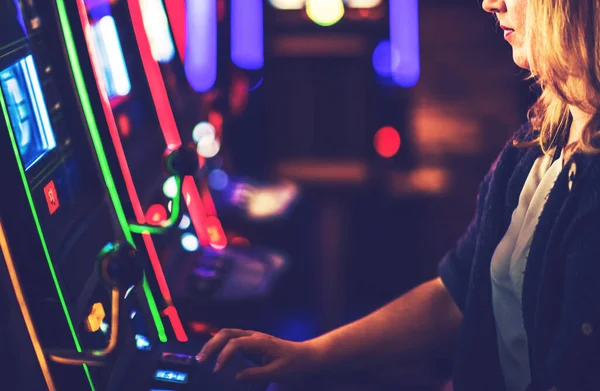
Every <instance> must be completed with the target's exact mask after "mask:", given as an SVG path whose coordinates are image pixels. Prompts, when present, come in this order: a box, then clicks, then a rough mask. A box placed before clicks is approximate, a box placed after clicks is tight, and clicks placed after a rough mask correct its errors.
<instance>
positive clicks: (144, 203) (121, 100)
mask: <svg viewBox="0 0 600 391" xmlns="http://www.w3.org/2000/svg"><path fill="white" fill-rule="evenodd" d="M140 5H141V3H140V2H138V1H137V0H136V1H127V2H125V1H122V2H119V3H117V4H116V5H115V6H111V4H110V3H109V2H108V1H107V0H85V1H84V0H77V1H75V2H73V3H69V4H67V5H66V14H65V16H64V18H63V20H62V21H61V22H62V23H65V24H68V25H69V31H70V33H72V34H73V36H74V41H75V46H76V50H74V52H77V54H78V56H79V57H80V62H81V63H85V65H84V66H82V68H83V73H84V78H85V84H86V85H88V86H91V87H90V89H92V88H96V89H99V90H100V91H101V92H102V105H97V109H98V111H97V112H96V115H97V116H104V117H105V118H106V121H107V125H108V126H107V127H105V128H103V129H100V137H101V139H102V143H103V145H104V146H105V147H106V148H107V149H111V150H113V151H114V152H113V153H112V154H111V155H112V157H109V159H108V161H109V166H110V167H111V170H112V171H113V172H120V177H122V180H121V181H117V182H119V183H117V187H118V188H119V190H118V191H119V193H120V194H121V195H123V196H124V197H123V198H124V199H128V200H124V203H126V204H128V205H127V206H126V207H125V209H126V214H127V216H128V218H129V221H135V222H137V224H142V225H143V224H145V223H146V224H149V225H155V226H160V227H162V226H164V225H165V224H164V223H165V221H166V220H169V218H168V216H169V214H170V215H173V213H174V210H173V208H172V205H173V200H174V197H175V195H176V194H181V198H182V199H184V200H185V205H182V209H181V211H180V216H179V218H178V219H177V220H178V221H177V222H178V224H170V227H169V229H165V230H161V229H160V228H157V229H156V230H148V229H145V228H144V229H137V228H135V227H133V229H134V230H136V232H137V233H138V234H140V235H141V236H142V237H143V240H144V244H145V245H146V246H151V247H152V249H151V250H149V251H150V252H151V253H152V254H153V255H154V258H155V261H153V266H154V269H155V271H156V273H157V275H158V276H159V278H160V279H162V277H161V275H162V274H164V276H165V277H164V284H163V283H160V284H159V285H160V289H161V292H162V297H163V299H164V300H165V302H167V303H169V304H170V303H171V302H172V300H174V299H173V297H178V298H181V299H186V300H187V299H190V298H191V300H197V301H201V302H203V303H204V302H208V303H211V302H213V301H215V300H217V301H219V302H223V301H225V302H240V301H247V300H260V299H261V298H262V297H264V296H266V295H268V293H269V292H270V289H271V286H272V282H273V280H275V278H276V277H277V276H278V275H279V274H280V273H281V271H282V270H283V267H284V266H285V258H284V256H283V255H282V254H281V253H279V252H275V251H271V250H267V249H263V248H256V247H247V246H236V245H235V244H228V243H227V238H226V235H225V233H224V231H223V227H222V226H221V223H220V220H219V218H218V216H217V211H216V208H215V206H214V203H213V202H212V198H211V197H210V193H209V192H207V188H206V186H202V183H203V182H202V175H203V171H202V170H203V167H204V166H203V164H204V162H205V160H204V159H202V158H201V157H198V154H197V148H196V146H195V145H194V146H191V147H190V146H189V144H188V143H186V139H185V138H184V137H183V136H182V135H181V133H180V129H179V124H178V122H177V121H176V119H175V116H174V112H173V110H172V108H171V105H170V101H169V97H168V94H167V92H166V87H165V81H164V79H163V74H162V73H161V70H160V68H159V64H158V62H157V61H156V60H155V59H154V58H153V57H152V54H151V53H152V50H151V46H150V42H149V40H148V37H147V35H146V32H145V30H143V29H142V30H140V29H139V28H136V26H135V23H132V20H135V19H128V14H127V13H124V12H120V11H119V10H120V9H121V8H116V7H128V8H126V9H128V10H130V11H131V12H132V13H133V14H135V13H136V12H137V13H138V14H139V13H141V8H140ZM138 27H139V26H138ZM84 53H87V54H88V55H84ZM84 57H87V58H84ZM100 107H102V110H100V109H99V108H100ZM180 147H181V148H180ZM165 150H168V151H173V153H172V154H168V156H165ZM178 153H179V154H180V155H182V154H186V156H188V158H186V159H183V160H186V162H187V163H186V164H184V166H185V167H186V169H185V170H184V172H183V175H182V180H181V183H180V184H179V185H178V184H176V181H175V179H174V177H175V176H176V175H173V172H172V170H171V169H170V168H169V167H167V166H169V163H168V162H171V161H175V160H178V158H175V157H174V156H173V155H176V154H178ZM192 155H193V156H192ZM171 168H173V167H172V166H171ZM170 205H171V206H170ZM150 232H155V234H154V235H150ZM150 242H151V243H150Z"/></svg>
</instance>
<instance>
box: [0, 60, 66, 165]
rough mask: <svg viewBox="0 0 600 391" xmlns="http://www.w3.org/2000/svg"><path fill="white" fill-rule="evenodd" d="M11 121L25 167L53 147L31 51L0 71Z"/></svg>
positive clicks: (0, 81)
mask: <svg viewBox="0 0 600 391" xmlns="http://www.w3.org/2000/svg"><path fill="white" fill-rule="evenodd" d="M0 83H1V86H2V92H3V93H4V96H5V97H6V106H7V109H8V113H9V117H10V122H11V125H12V128H13V132H14V134H15V138H16V141H17V144H18V146H19V152H20V153H21V158H22V159H23V164H24V165H25V169H28V168H29V167H31V166H32V165H33V164H34V163H35V162H36V161H37V160H38V159H40V158H41V157H42V156H44V155H45V154H46V152H48V151H50V150H52V149H54V148H55V147H56V139H55V138H54V132H53V130H52V125H51V124H50V117H49V115H48V110H47V108H46V102H45V101H44V95H43V94H42V89H41V87H40V80H39V78H38V74H37V71H36V68H35V64H34V62H33V57H32V56H31V55H29V56H27V57H25V58H24V59H22V60H19V61H17V62H16V63H14V64H13V65H11V66H10V67H8V68H6V69H4V70H2V71H0Z"/></svg>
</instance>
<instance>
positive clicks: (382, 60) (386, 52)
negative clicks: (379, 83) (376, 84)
mask: <svg viewBox="0 0 600 391" xmlns="http://www.w3.org/2000/svg"><path fill="white" fill-rule="evenodd" d="M391 56H392V51H391V49H390V41H389V40H387V39H385V40H383V41H381V42H379V43H378V44H377V47H375V50H374V51H373V69H375V72H377V74H378V75H379V76H381V77H390V76H391V75H392V58H391Z"/></svg>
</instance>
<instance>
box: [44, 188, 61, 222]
mask: <svg viewBox="0 0 600 391" xmlns="http://www.w3.org/2000/svg"><path fill="white" fill-rule="evenodd" d="M44 195H45V196H46V203H47V204H48V210H49V211H50V214H54V212H56V210H57V209H58V207H59V206H60V204H59V202H58V194H57V193H56V187H55V186H54V181H50V182H48V183H47V184H46V186H44Z"/></svg>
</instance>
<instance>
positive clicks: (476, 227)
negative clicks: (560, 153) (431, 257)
mask: <svg viewBox="0 0 600 391" xmlns="http://www.w3.org/2000/svg"><path fill="white" fill-rule="evenodd" d="M535 135H536V134H535V132H533V131H531V129H530V127H528V126H524V127H523V128H521V129H520V130H519V131H518V132H517V133H515V135H514V136H513V138H512V139H511V140H510V141H509V142H508V143H507V145H506V146H505V148H504V149H503V151H502V153H501V154H500V156H499V157H498V159H497V160H496V162H495V163H494V165H493V166H492V169H491V170H490V172H489V173H488V174H487V175H486V176H485V178H484V180H483V182H482V183H481V185H480V188H479V194H478V199H477V210H476V213H475V216H474V218H473V220H472V222H471V224H470V225H469V227H468V229H467V231H466V232H465V234H464V235H463V236H462V237H461V239H460V240H459V241H458V243H457V245H456V247H455V248H454V249H452V250H451V251H449V252H448V253H447V254H446V255H445V256H444V258H443V259H442V261H441V262H440V265H439V274H440V276H441V278H442V280H443V282H444V284H445V285H446V287H447V289H448V291H449V292H450V294H451V295H452V297H453V298H454V300H455V301H456V303H457V305H458V307H459V308H460V309H461V311H462V313H463V322H462V326H461V332H460V335H459V341H458V349H457V354H456V359H455V371H454V388H455V391H502V390H504V389H505V388H504V380H503V378H502V373H501V370H500V363H499V358H498V347H497V344H496V329H495V321H494V315H493V310H492V295H491V289H492V288H491V277H490V263H491V260H492V254H493V253H494V251H495V249H496V246H497V245H498V243H499V242H500V240H501V239H502V237H503V236H504V234H505V232H506V230H507V229H508V226H509V224H510V220H511V216H512V213H513V211H514V210H515V208H516V207H517V204H518V201H519V196H520V193H521V189H522V188H523V185H524V184H525V180H526V179H527V176H528V174H529V171H530V170H531V167H532V166H533V163H534V162H535V160H536V159H537V158H538V157H539V156H541V154H542V152H541V149H540V148H539V147H533V148H516V147H514V146H513V145H512V141H513V139H518V140H531V139H533V137H535ZM522 308H523V318H524V323H525V330H526V332H527V337H528V342H529V359H530V367H531V379H532V382H531V385H530V387H529V388H528V390H530V391H538V390H539V391H542V390H543V391H547V390H550V389H551V388H552V387H556V388H557V389H558V390H559V391H588V390H589V391H592V390H593V391H600V155H596V154H594V155H591V154H583V153H575V154H574V155H573V157H572V158H571V159H570V160H569V161H568V162H567V163H566V165H565V167H564V169H563V170H562V172H561V174H560V175H559V177H558V179H557V181H556V183H555V185H554V187H553V189H552V191H551V192H550V195H549V197H548V199H547V201H546V205H545V206H544V210H543V212H542V214H541V216H540V219H539V221H538V225H537V227H536V230H535V233H534V236H533V241H532V244H531V248H530V252H529V257H528V259H527V266H526V270H525V275H524V282H523V301H522ZM511 391H512V390H511Z"/></svg>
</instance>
